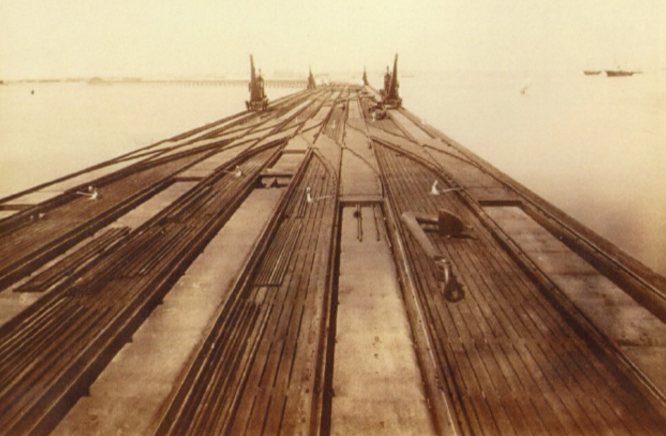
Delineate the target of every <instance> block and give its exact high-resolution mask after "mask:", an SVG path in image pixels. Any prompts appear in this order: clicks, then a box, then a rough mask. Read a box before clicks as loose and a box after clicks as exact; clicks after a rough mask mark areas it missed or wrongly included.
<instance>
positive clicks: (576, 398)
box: [376, 144, 663, 434]
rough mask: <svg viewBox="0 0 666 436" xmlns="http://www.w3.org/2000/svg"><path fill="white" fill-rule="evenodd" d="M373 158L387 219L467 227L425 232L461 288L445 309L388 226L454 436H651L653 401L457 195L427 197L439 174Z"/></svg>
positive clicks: (427, 268) (384, 150)
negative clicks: (465, 232) (405, 217)
mask: <svg viewBox="0 0 666 436" xmlns="http://www.w3.org/2000/svg"><path fill="white" fill-rule="evenodd" d="M376 152H377V157H378V161H379V163H380V167H381V169H382V174H383V180H384V183H385V185H386V188H387V190H388V198H389V199H390V201H389V203H390V206H391V208H392V210H393V214H394V215H395V216H399V215H400V214H402V213H403V212H406V211H418V212H421V213H431V214H436V213H437V211H438V210H439V209H446V210H449V211H452V212H454V213H455V214H457V215H459V216H460V217H462V219H463V220H464V221H465V222H466V223H468V224H470V225H471V226H472V227H473V229H474V230H473V238H465V237H463V238H450V239H449V238H443V237H439V236H437V235H436V234H430V238H431V240H433V242H434V243H435V244H436V246H437V248H438V249H439V250H440V252H441V253H444V254H445V256H446V257H447V258H448V259H450V260H451V262H452V263H453V272H454V274H455V275H456V277H457V278H458V280H459V281H460V282H461V283H462V285H463V286H464V289H465V295H466V297H465V299H464V300H463V301H462V302H460V303H457V304H450V303H447V301H446V300H445V299H444V298H443V296H442V295H441V293H440V290H439V284H438V283H437V280H436V274H435V271H434V269H433V265H432V262H431V261H430V260H429V259H428V258H427V256H426V255H425V254H424V252H423V251H422V249H421V248H420V247H419V245H418V244H416V242H415V241H414V240H413V238H412V237H411V236H410V234H409V233H408V232H407V231H406V229H404V228H402V226H401V224H400V223H399V222H398V221H396V224H395V225H396V227H397V237H399V238H400V239H401V240H402V241H404V247H405V252H406V253H405V254H406V258H405V259H404V262H407V264H408V267H407V268H408V269H409V270H410V271H411V280H412V281H413V286H414V289H415V293H416V295H417V299H418V307H419V310H420V311H421V316H422V317H423V320H424V323H425V330H426V332H427V335H428V341H429V343H430V345H431V346H432V353H433V355H434V358H435V365H436V368H437V369H438V371H439V374H438V377H439V380H440V383H441V385H440V386H437V387H434V388H433V389H432V390H431V392H438V391H439V389H442V390H444V391H445V393H446V397H447V398H448V399H449V407H450V408H451V409H452V412H453V413H452V415H453V416H455V417H456V418H457V422H456V423H455V426H456V427H457V428H458V430H459V431H460V433H461V434H542V433H545V432H553V433H555V434H606V432H608V431H613V430H611V429H615V431H619V429H622V431H626V432H628V433H633V434H659V431H660V430H659V426H660V425H661V424H660V423H661V422H662V419H663V418H662V417H661V415H660V414H659V413H658V412H657V410H656V409H655V408H654V406H653V403H651V402H650V401H649V400H648V399H647V398H645V396H644V395H643V394H642V393H640V392H639V390H638V389H637V388H636V387H635V386H634V385H632V383H630V382H628V378H627V375H626V374H623V373H622V372H621V371H619V370H618V367H617V365H616V364H615V362H613V361H612V360H611V359H609V358H608V355H605V354H603V353H599V351H598V349H596V348H590V343H589V342H590V341H589V338H586V333H584V332H580V331H576V330H575V328H574V327H573V326H572V325H571V324H568V323H567V320H566V319H565V318H564V317H563V316H562V315H561V314H560V313H559V312H558V311H557V309H555V308H554V307H553V306H552V305H551V304H550V302H549V300H548V299H547V298H546V297H545V296H544V295H543V294H542V293H541V292H540V291H539V289H538V287H537V286H536V285H535V284H534V283H533V282H531V281H530V279H529V278H528V277H526V276H525V275H524V273H523V271H522V270H521V269H520V267H519V266H518V265H517V264H515V263H514V261H513V260H512V258H511V257H510V256H509V255H508V254H507V253H506V251H505V250H503V248H502V247H501V246H500V245H499V244H498V242H497V241H496V239H495V237H494V236H493V234H492V233H491V232H490V231H489V230H488V229H487V228H486V226H485V224H484V222H483V220H481V219H480V218H479V217H478V216H477V215H476V214H475V213H474V212H473V211H472V210H471V209H469V208H468V207H467V206H466V201H464V200H463V199H462V197H461V194H460V193H459V192H451V193H450V195H439V196H433V195H431V194H430V193H429V192H430V187H431V186H432V184H433V182H434V181H435V180H437V181H438V182H439V186H441V187H442V188H443V189H446V187H447V186H449V185H448V184H447V180H446V178H445V177H444V176H443V175H442V174H439V173H438V172H437V171H435V170H434V168H430V167H428V166H426V165H423V164H422V163H420V162H418V160H417V159H416V158H415V157H413V156H410V155H409V154H408V153H405V152H404V151H402V150H400V149H397V148H392V147H387V146H382V145H379V144H377V146H376ZM414 321H415V314H414V312H412V322H413V327H415V326H416V324H414ZM533 392H539V393H540V395H538V396H534V395H531V393H533ZM602 399H603V400H602ZM535 417H537V418H536V419H535ZM558 432H559V433H558Z"/></svg>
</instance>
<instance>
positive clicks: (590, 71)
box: [583, 70, 601, 76]
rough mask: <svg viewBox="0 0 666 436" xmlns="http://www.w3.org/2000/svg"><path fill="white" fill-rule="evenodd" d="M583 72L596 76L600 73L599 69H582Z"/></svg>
mask: <svg viewBox="0 0 666 436" xmlns="http://www.w3.org/2000/svg"><path fill="white" fill-rule="evenodd" d="M583 74H585V75H586V76H598V75H599V74H601V70H585V71H583Z"/></svg>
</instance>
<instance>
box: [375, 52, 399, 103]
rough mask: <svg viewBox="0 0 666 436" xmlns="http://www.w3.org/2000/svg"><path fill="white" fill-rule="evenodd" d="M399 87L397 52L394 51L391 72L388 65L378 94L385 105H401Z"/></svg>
mask: <svg viewBox="0 0 666 436" xmlns="http://www.w3.org/2000/svg"><path fill="white" fill-rule="evenodd" d="M399 87H400V83H399V82H398V54H397V53H396V55H395V60H394V61H393V73H390V72H389V69H388V67H386V75H385V76H384V89H383V90H381V91H380V94H381V95H382V102H383V103H384V105H385V106H388V107H400V106H401V105H402V98H400V95H399V94H398V88H399Z"/></svg>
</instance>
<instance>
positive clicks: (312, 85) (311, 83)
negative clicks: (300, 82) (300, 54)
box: [308, 67, 317, 90]
mask: <svg viewBox="0 0 666 436" xmlns="http://www.w3.org/2000/svg"><path fill="white" fill-rule="evenodd" d="M316 87H317V83H316V82H315V78H314V76H313V75H312V67H310V75H309V76H308V90H312V89H315V88H316Z"/></svg>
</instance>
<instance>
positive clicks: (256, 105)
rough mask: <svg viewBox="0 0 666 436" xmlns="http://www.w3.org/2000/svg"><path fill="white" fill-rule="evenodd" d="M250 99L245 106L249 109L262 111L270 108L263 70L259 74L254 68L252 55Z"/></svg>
mask: <svg viewBox="0 0 666 436" xmlns="http://www.w3.org/2000/svg"><path fill="white" fill-rule="evenodd" d="M248 88H249V89H250V100H249V101H246V102H245V106H246V107H247V110H249V111H255V112H261V111H265V110H267V109H268V97H266V93H265V91H264V79H263V77H261V70H259V74H256V73H255V70H254V59H253V58H252V55H250V83H249V84H248Z"/></svg>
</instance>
